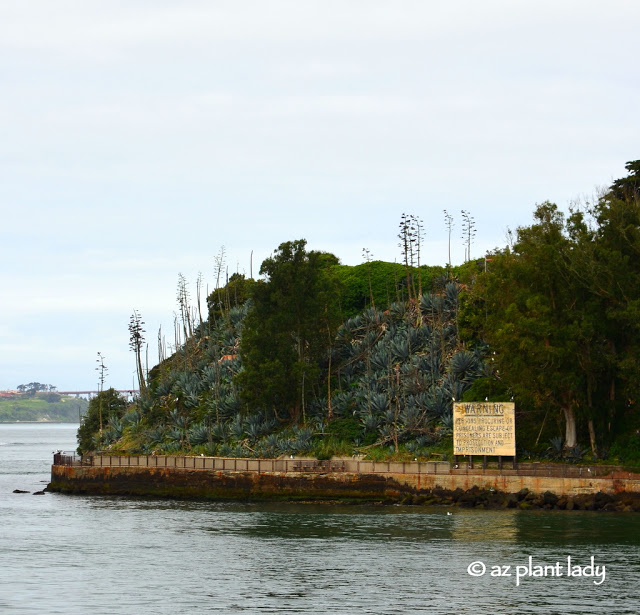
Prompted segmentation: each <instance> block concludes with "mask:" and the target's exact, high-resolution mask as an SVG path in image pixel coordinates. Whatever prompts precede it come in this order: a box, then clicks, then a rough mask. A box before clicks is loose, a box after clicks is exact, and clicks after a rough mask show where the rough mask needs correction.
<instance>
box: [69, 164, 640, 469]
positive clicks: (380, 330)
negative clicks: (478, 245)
mask: <svg viewBox="0 0 640 615" xmlns="http://www.w3.org/2000/svg"><path fill="white" fill-rule="evenodd" d="M627 170H628V171H629V174H628V176H627V177H625V178H623V179H620V180H617V181H616V182H614V183H613V184H612V186H611V187H610V188H609V189H608V190H606V191H604V192H603V193H602V194H601V195H600V196H598V197H597V198H595V199H594V200H593V202H585V203H582V204H580V205H575V206H573V207H572V208H571V209H570V210H569V212H568V213H566V214H565V213H563V212H561V211H560V210H559V209H558V207H557V206H556V205H554V204H552V203H543V204H542V205H539V206H537V207H536V209H535V212H534V223H533V224H532V225H531V226H529V227H522V228H518V229H517V230H516V231H515V232H514V233H513V235H512V238H511V239H512V241H511V242H510V245H509V246H507V247H505V248H504V249H500V250H496V251H495V252H494V253H492V254H488V255H487V256H486V259H485V258H483V259H482V260H481V261H474V260H469V261H468V262H466V263H465V264H464V265H462V266H459V267H452V266H451V265H450V264H446V265H445V266H440V267H430V266H425V265H424V264H422V263H421V262H420V251H421V247H422V242H423V231H422V227H423V224H422V221H421V220H420V219H419V218H417V217H415V216H407V215H404V216H403V217H402V219H401V221H400V226H399V233H398V238H399V240H400V249H401V257H402V259H401V260H402V262H401V263H385V262H381V261H374V260H372V259H371V256H370V254H369V253H368V251H366V250H365V251H364V261H365V262H364V263H363V264H361V265H358V266H347V265H342V264H340V262H339V259H338V258H337V257H336V256H335V255H333V254H329V253H325V252H318V251H308V250H307V249H306V242H305V241H304V240H302V239H300V240H295V241H290V242H286V243H283V244H281V245H280V246H279V247H278V248H277V249H276V250H275V251H274V253H273V254H272V256H271V257H270V258H268V259H266V260H265V261H264V262H263V263H262V266H261V268H260V276H261V278H260V279H258V280H254V279H248V278H245V277H244V276H242V275H240V274H235V275H233V276H231V278H230V279H229V281H228V283H227V284H226V285H224V286H222V287H219V288H217V289H216V290H215V291H214V292H212V293H211V294H210V295H209V297H208V299H207V302H208V311H207V313H206V314H202V312H201V310H200V309H199V308H197V307H196V308H194V307H193V306H191V305H190V301H189V292H188V288H187V284H186V281H185V280H184V278H182V276H181V278H180V283H179V286H178V307H179V312H178V314H179V317H178V318H177V320H176V323H175V325H176V326H175V344H174V348H173V349H172V352H170V353H166V351H165V344H164V342H163V341H162V340H160V339H159V352H160V355H161V359H162V360H161V361H160V363H159V364H158V365H157V366H156V367H154V368H153V369H152V370H151V371H150V372H149V374H146V373H143V369H142V364H141V361H140V353H141V351H142V349H143V345H144V335H143V334H144V331H143V329H142V324H143V323H142V322H141V320H140V318H139V315H138V314H137V313H134V316H133V317H132V321H131V323H130V333H131V349H132V350H133V351H134V354H135V355H136V364H137V366H138V374H139V378H140V390H141V394H140V397H139V399H138V400H137V401H136V403H135V404H133V405H127V404H126V403H124V402H123V401H122V403H120V402H118V403H115V402H116V399H115V398H114V392H113V391H105V392H104V393H103V394H102V396H99V397H98V398H96V399H94V400H92V402H91V405H90V409H89V415H88V418H87V420H85V423H84V425H83V428H82V429H81V432H80V433H79V450H80V451H81V452H87V451H91V450H96V449H109V450H112V451H121V452H125V453H145V454H150V453H157V454H167V453H178V452H186V453H189V454H205V455H219V456H236V457H247V456H259V457H274V456H280V455H311V456H315V457H317V458H321V459H322V458H328V457H330V456H332V455H338V454H339V455H353V454H362V455H366V456H367V457H369V458H381V457H393V458H396V459H409V458H411V459H413V458H428V457H429V456H433V455H434V454H436V455H439V456H445V457H446V456H447V455H450V454H451V449H452V446H451V433H452V403H453V401H454V400H485V399H488V400H492V401H499V400H510V399H513V400H514V401H515V403H516V408H517V415H516V424H517V442H518V455H519V457H520V458H550V459H569V460H579V459H589V460H590V461H591V462H595V461H598V460H607V461H609V462H616V461H620V462H625V463H633V462H640V436H638V430H639V429H640V415H639V413H638V410H637V407H636V400H637V399H638V395H639V393H640V369H639V368H638V366H637V363H636V361H635V354H636V346H637V344H638V340H639V339H640V336H639V335H638V334H639V333H640V331H638V328H639V327H640V324H639V323H640V319H639V318H638V316H639V315H640V314H639V313H638V312H639V310H640V264H639V263H640V261H639V260H638V255H639V253H640V203H639V199H640V187H639V186H640V161H635V162H632V163H628V164H627ZM451 225H452V217H451V216H450V215H449V214H448V213H447V212H445V227H446V228H448V230H449V237H451ZM430 226H431V227H433V224H431V225H430ZM462 226H463V236H464V238H465V242H466V246H465V252H466V254H467V255H470V254H471V248H472V241H473V235H474V234H475V226H474V221H473V218H471V216H470V215H469V214H468V212H463V225H462ZM199 291H200V285H198V294H199ZM98 418H99V420H98Z"/></svg>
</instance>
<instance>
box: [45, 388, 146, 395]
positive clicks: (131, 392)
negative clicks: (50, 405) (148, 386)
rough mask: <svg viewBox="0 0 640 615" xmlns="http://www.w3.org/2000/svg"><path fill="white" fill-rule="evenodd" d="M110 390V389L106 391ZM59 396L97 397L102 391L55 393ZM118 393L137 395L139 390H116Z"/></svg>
mask: <svg viewBox="0 0 640 615" xmlns="http://www.w3.org/2000/svg"><path fill="white" fill-rule="evenodd" d="M105 390H108V389H105ZM55 393H58V395H97V394H98V393H100V391H55ZM116 393H126V394H127V395H130V396H132V395H137V394H138V393H140V390H139V389H116Z"/></svg>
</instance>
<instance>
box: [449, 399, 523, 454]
mask: <svg viewBox="0 0 640 615" xmlns="http://www.w3.org/2000/svg"><path fill="white" fill-rule="evenodd" d="M453 454H454V455H504V456H507V457H509V456H511V457H515V454H516V423H515V404H514V403H513V402H469V403H454V404H453Z"/></svg>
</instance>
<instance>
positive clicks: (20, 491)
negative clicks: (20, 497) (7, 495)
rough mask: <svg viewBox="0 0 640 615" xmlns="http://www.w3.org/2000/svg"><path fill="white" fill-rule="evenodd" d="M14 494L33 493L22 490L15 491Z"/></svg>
mask: <svg viewBox="0 0 640 615" xmlns="http://www.w3.org/2000/svg"><path fill="white" fill-rule="evenodd" d="M13 492H14V493H31V491H24V490H22V489H14V490H13Z"/></svg>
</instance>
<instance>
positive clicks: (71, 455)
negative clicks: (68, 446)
mask: <svg viewBox="0 0 640 615" xmlns="http://www.w3.org/2000/svg"><path fill="white" fill-rule="evenodd" d="M53 465H54V466H79V465H80V456H79V455H77V454H76V453H75V451H55V452H54V453H53Z"/></svg>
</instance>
